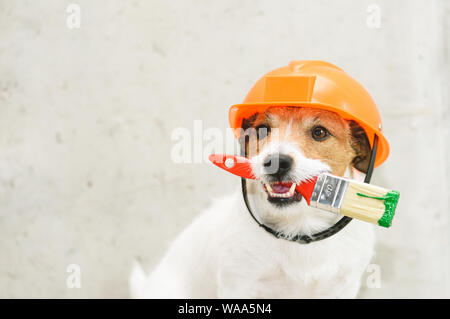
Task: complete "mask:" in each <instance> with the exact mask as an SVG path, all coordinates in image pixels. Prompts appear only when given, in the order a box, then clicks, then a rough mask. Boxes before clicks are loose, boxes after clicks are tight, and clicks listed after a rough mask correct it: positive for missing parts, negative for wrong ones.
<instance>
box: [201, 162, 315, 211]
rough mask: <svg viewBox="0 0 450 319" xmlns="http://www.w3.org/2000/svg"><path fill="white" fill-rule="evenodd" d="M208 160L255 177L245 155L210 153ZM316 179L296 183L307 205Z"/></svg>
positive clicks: (243, 174)
mask: <svg viewBox="0 0 450 319" xmlns="http://www.w3.org/2000/svg"><path fill="white" fill-rule="evenodd" d="M209 160H210V161H211V162H213V164H214V165H217V166H218V167H220V168H222V169H224V170H226V171H227V172H229V173H232V174H234V175H237V176H240V177H243V178H248V179H256V178H255V176H254V175H253V173H252V167H251V164H250V160H249V159H248V158H246V157H243V156H236V155H226V154H211V155H209ZM316 181H317V177H314V178H312V179H310V180H307V181H305V182H303V183H301V184H300V185H297V187H296V188H295V189H296V190H297V192H299V193H300V194H302V196H303V197H304V198H305V200H306V202H307V203H308V205H309V202H310V200H311V195H312V193H313V190H314V186H315V185H316Z"/></svg>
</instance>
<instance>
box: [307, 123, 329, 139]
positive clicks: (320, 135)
mask: <svg viewBox="0 0 450 319" xmlns="http://www.w3.org/2000/svg"><path fill="white" fill-rule="evenodd" d="M329 135H330V133H329V132H328V131H327V129H326V128H324V127H323V126H314V127H313V128H312V130H311V136H312V138H313V139H315V140H316V141H323V140H324V139H326V138H327V137H328V136H329Z"/></svg>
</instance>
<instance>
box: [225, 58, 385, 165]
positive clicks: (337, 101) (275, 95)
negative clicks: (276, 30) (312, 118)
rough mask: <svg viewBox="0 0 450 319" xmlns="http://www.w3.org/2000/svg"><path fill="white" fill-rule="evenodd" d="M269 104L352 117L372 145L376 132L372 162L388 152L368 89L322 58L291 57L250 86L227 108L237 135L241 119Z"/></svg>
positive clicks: (349, 118)
mask: <svg viewBox="0 0 450 319" xmlns="http://www.w3.org/2000/svg"><path fill="white" fill-rule="evenodd" d="M272 106H298V107H310V108H317V109H322V110H328V111H333V112H335V113H337V114H339V115H340V116H341V117H342V118H344V119H347V120H354V121H355V122H357V123H358V124H359V125H360V126H361V127H362V128H363V129H364V131H365V132H366V135H367V138H368V139H369V141H370V144H371V146H372V144H373V140H374V135H377V136H378V150H377V154H376V159H375V166H379V165H380V164H382V163H383V162H384V161H385V160H386V158H387V157H388V155H389V143H388V141H387V140H386V138H385V137H384V136H383V133H382V131H383V128H382V124H381V117H380V113H379V112H378V109H377V106H376V104H375V102H374V100H373V99H372V97H371V96H370V95H369V93H368V92H367V91H366V90H365V89H364V88H363V87H362V85H361V84H359V83H358V82H357V81H356V80H355V79H353V78H352V77H350V76H349V75H348V74H347V73H345V72H344V71H343V70H342V69H340V68H338V67H337V66H335V65H333V64H331V63H328V62H324V61H311V60H303V61H292V62H291V63H289V65H288V66H284V67H281V68H278V69H276V70H273V71H270V72H269V73H267V74H265V75H264V76H263V77H262V78H260V79H259V80H258V81H257V82H256V84H255V85H254V86H253V87H252V89H251V90H250V92H248V94H247V96H246V97H245V99H244V102H243V103H241V104H236V105H233V106H232V107H231V108H230V112H229V120H230V125H231V128H233V129H234V130H235V135H236V137H238V135H239V132H240V128H241V126H242V121H243V120H244V119H246V118H248V117H250V116H252V115H253V114H255V113H261V112H264V111H265V110H267V109H268V108H270V107H272Z"/></svg>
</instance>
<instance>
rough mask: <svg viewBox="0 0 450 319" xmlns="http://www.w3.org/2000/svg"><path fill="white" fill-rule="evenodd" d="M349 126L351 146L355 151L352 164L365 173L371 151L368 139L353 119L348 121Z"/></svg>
mask: <svg viewBox="0 0 450 319" xmlns="http://www.w3.org/2000/svg"><path fill="white" fill-rule="evenodd" d="M349 127H350V133H351V135H352V148H353V149H354V150H355V153H356V156H355V157H354V158H353V161H352V164H353V166H354V167H355V168H356V169H357V170H358V171H360V172H363V173H367V170H368V168H369V160H370V152H371V149H370V143H369V139H368V138H367V135H366V132H365V131H364V129H363V128H362V127H361V126H359V124H358V123H356V122H355V121H349Z"/></svg>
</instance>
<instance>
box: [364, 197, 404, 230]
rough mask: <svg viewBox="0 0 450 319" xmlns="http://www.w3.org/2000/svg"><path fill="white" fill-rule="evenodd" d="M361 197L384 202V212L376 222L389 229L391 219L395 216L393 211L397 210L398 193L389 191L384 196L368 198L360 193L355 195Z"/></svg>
mask: <svg viewBox="0 0 450 319" xmlns="http://www.w3.org/2000/svg"><path fill="white" fill-rule="evenodd" d="M356 194H357V195H358V196H361V197H368V198H373V199H379V200H383V201H384V207H385V211H384V214H383V216H381V218H380V219H379V220H378V225H380V226H383V227H390V226H391V224H392V219H393V218H394V215H395V209H396V208H397V204H398V199H399V197H400V193H399V192H397V191H389V192H388V193H387V194H386V195H384V196H381V197H377V196H369V195H366V194H362V193H356Z"/></svg>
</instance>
